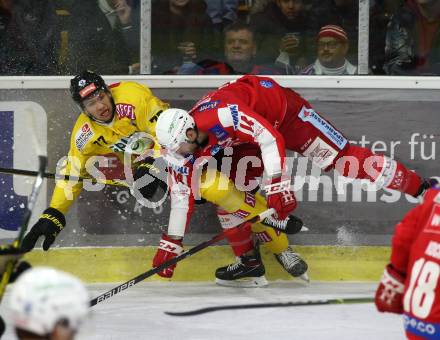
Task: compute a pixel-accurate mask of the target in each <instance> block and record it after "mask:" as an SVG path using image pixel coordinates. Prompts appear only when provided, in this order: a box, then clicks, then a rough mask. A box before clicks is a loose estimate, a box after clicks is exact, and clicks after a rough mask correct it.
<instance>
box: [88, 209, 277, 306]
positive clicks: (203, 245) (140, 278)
mask: <svg viewBox="0 0 440 340" xmlns="http://www.w3.org/2000/svg"><path fill="white" fill-rule="evenodd" d="M273 213H274V210H273V209H268V210H266V211H264V212H262V213H261V214H259V215H257V216H254V217H253V218H251V219H249V220H248V221H249V222H250V223H255V222H258V221H259V220H262V219H264V218H266V217H267V216H270V215H272V214H273ZM225 237H226V233H225V232H224V231H222V232H221V233H219V234H217V235H216V236H214V237H213V238H211V239H210V240H208V241H205V242H202V243H200V244H198V245H197V246H195V247H192V248H191V249H189V250H187V251H185V252H183V253H182V254H180V255H178V256H176V257H174V258H172V259H170V260H168V261H166V262H164V263H162V264H161V265H159V266H157V267H154V268H151V269H150V270H148V271H146V272H145V273H142V274H140V275H138V276H136V277H134V278H132V279H131V280H128V281H126V282H124V283H122V284H120V285H119V286H117V287H115V288H113V289H111V290H109V291H108V292H106V293H103V294H101V295H99V296H97V297H96V298H94V299H93V300H91V301H90V306H94V305H96V304H98V303H100V302H102V301H104V300H107V299H108V298H110V297H112V296H114V295H116V294H119V293H120V292H122V291H123V290H126V289H127V288H130V287H132V286H134V285H135V284H137V283H139V282H141V281H143V280H145V279H146V278H148V277H150V276H153V275H154V274H157V273H158V272H160V271H162V270H164V269H166V268H168V267H169V266H172V265H174V264H176V263H177V262H180V261H182V260H184V259H186V258H187V257H189V256H192V255H194V254H196V253H198V252H199V251H201V250H203V249H205V248H207V247H209V246H210V245H212V244H214V243H217V242H219V241H221V240H222V239H224V238H225Z"/></svg>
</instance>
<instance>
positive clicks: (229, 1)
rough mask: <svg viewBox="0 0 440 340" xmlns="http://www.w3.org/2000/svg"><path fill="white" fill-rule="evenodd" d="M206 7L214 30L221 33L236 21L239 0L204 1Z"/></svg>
mask: <svg viewBox="0 0 440 340" xmlns="http://www.w3.org/2000/svg"><path fill="white" fill-rule="evenodd" d="M205 2H206V5H207V6H208V8H207V10H206V12H207V13H208V15H209V17H210V18H211V21H212V24H213V25H214V29H215V30H216V31H218V32H223V29H224V28H225V27H226V26H228V25H229V24H231V23H233V22H234V21H236V20H237V9H238V2H239V0H205Z"/></svg>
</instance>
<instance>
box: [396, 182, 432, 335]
mask: <svg viewBox="0 0 440 340" xmlns="http://www.w3.org/2000/svg"><path fill="white" fill-rule="evenodd" d="M391 263H392V265H393V266H394V268H395V269H397V270H398V271H400V272H401V273H406V281H405V293H404V299H403V306H404V312H405V316H404V318H405V329H406V331H407V335H408V336H410V338H413V339H419V338H423V339H439V338H440V188H434V189H430V190H429V191H427V193H426V194H425V196H424V201H423V203H422V204H421V205H419V206H417V207H415V208H414V209H412V210H411V211H410V212H409V213H408V214H407V215H406V216H405V217H404V219H403V220H402V221H401V222H400V223H399V224H398V225H397V226H396V230H395V233H394V236H393V248H392V254H391Z"/></svg>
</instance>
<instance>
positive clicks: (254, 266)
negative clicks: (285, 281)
mask: <svg viewBox="0 0 440 340" xmlns="http://www.w3.org/2000/svg"><path fill="white" fill-rule="evenodd" d="M264 273H265V269H264V265H263V263H262V262H261V259H260V256H258V255H250V256H240V257H237V261H236V262H235V263H232V264H230V265H228V266H225V267H221V268H218V269H217V270H216V272H215V277H216V283H217V284H218V285H220V286H227V287H246V288H257V287H265V286H267V285H268V282H267V280H266V277H265V276H264Z"/></svg>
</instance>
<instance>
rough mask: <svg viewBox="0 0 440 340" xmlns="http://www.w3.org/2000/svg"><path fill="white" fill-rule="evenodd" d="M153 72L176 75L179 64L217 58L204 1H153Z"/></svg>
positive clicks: (216, 47)
mask: <svg viewBox="0 0 440 340" xmlns="http://www.w3.org/2000/svg"><path fill="white" fill-rule="evenodd" d="M151 37H152V47H151V54H152V59H153V60H152V73H153V74H164V73H165V74H175V73H177V70H178V68H179V66H180V65H181V64H182V62H187V63H189V62H197V61H199V60H203V59H207V58H216V57H217V56H218V50H219V43H218V42H217V40H216V39H215V37H214V29H213V25H212V22H211V19H210V18H209V16H208V14H207V13H206V3H205V2H204V1H203V0H156V1H154V2H153V7H152V34H151Z"/></svg>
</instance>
